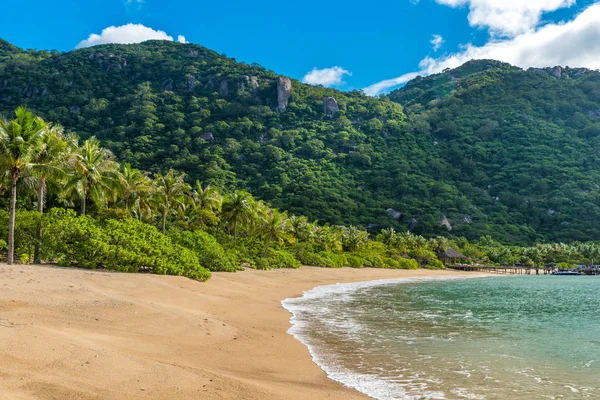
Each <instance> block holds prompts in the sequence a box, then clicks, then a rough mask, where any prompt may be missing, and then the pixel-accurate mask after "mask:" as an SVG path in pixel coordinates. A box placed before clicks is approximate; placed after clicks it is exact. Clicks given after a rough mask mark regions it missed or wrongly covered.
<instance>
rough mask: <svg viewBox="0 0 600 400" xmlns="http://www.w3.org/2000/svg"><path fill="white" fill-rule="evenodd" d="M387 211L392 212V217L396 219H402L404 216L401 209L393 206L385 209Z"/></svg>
mask: <svg viewBox="0 0 600 400" xmlns="http://www.w3.org/2000/svg"><path fill="white" fill-rule="evenodd" d="M385 212H387V213H388V214H390V215H391V217H392V218H394V219H400V217H401V216H402V213H401V212H400V211H397V210H394V209H393V208H388V209H387V210H385Z"/></svg>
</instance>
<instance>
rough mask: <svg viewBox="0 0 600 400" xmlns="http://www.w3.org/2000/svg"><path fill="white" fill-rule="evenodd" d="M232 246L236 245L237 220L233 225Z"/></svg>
mask: <svg viewBox="0 0 600 400" xmlns="http://www.w3.org/2000/svg"><path fill="white" fill-rule="evenodd" d="M233 245H234V246H235V245H237V218H236V220H235V221H234V223H233Z"/></svg>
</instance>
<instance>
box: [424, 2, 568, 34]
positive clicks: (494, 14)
mask: <svg viewBox="0 0 600 400" xmlns="http://www.w3.org/2000/svg"><path fill="white" fill-rule="evenodd" d="M435 1H436V2H437V3H438V4H443V5H447V6H450V7H461V6H468V7H469V23H470V24H471V26H477V27H480V28H488V29H489V30H490V33H491V34H492V35H493V36H505V37H515V36H517V35H521V34H523V33H526V32H528V31H530V30H532V29H534V28H535V27H536V26H537V25H538V24H539V22H540V18H541V16H542V14H543V13H545V12H549V11H554V10H558V9H559V8H564V7H570V6H572V5H573V4H575V1H576V0H435Z"/></svg>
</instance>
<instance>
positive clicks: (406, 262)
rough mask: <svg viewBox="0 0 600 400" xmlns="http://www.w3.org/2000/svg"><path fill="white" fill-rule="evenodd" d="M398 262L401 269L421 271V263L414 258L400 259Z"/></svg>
mask: <svg viewBox="0 0 600 400" xmlns="http://www.w3.org/2000/svg"><path fill="white" fill-rule="evenodd" d="M397 261H398V268H399V269H419V263H418V262H417V260H413V259H412V258H399V259H398V260H397Z"/></svg>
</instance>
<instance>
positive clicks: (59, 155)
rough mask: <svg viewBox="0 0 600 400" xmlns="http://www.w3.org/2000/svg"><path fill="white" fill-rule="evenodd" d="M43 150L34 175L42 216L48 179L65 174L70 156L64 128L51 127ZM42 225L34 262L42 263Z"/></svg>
mask: <svg viewBox="0 0 600 400" xmlns="http://www.w3.org/2000/svg"><path fill="white" fill-rule="evenodd" d="M40 145H41V148H40V151H39V152H38V154H37V155H36V157H35V164H34V165H33V167H32V174H33V176H34V177H35V178H36V180H37V206H38V212H39V213H40V214H43V213H44V203H45V202H46V186H47V181H48V178H56V179H60V178H61V177H62V176H63V175H64V174H65V163H66V160H67V156H68V151H67V150H68V144H67V142H66V141H65V140H64V134H63V128H62V126H60V125H55V126H49V127H48V130H47V131H46V134H45V135H43V138H42V141H41V143H40ZM41 239H42V225H41V223H40V224H39V225H38V228H37V242H36V244H35V251H34V256H33V260H34V261H33V262H34V263H36V264H39V263H40V241H41Z"/></svg>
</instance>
